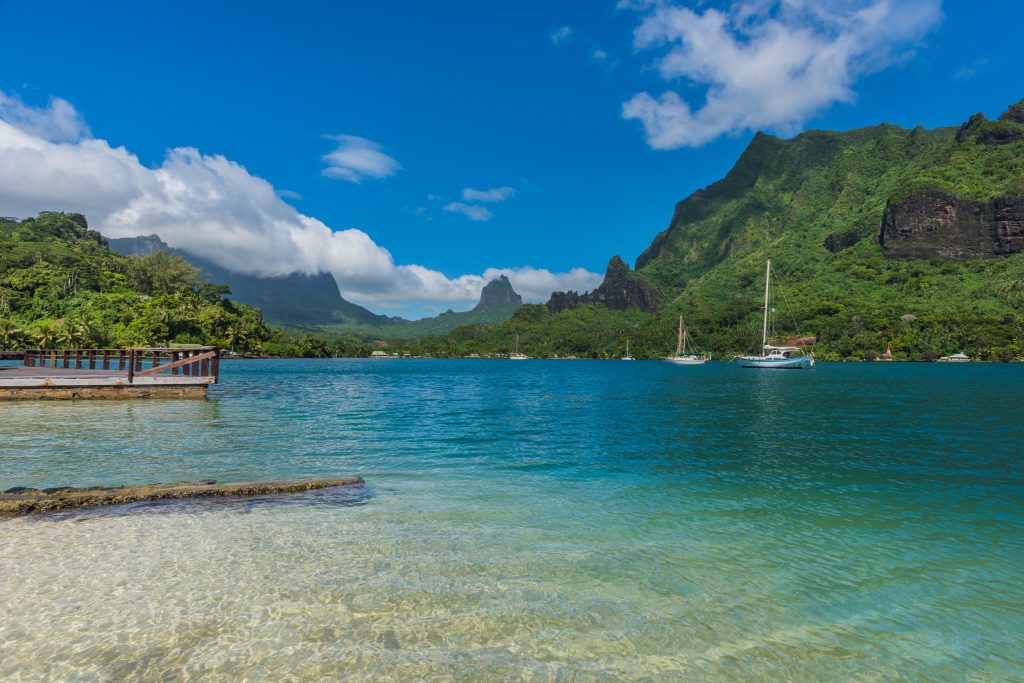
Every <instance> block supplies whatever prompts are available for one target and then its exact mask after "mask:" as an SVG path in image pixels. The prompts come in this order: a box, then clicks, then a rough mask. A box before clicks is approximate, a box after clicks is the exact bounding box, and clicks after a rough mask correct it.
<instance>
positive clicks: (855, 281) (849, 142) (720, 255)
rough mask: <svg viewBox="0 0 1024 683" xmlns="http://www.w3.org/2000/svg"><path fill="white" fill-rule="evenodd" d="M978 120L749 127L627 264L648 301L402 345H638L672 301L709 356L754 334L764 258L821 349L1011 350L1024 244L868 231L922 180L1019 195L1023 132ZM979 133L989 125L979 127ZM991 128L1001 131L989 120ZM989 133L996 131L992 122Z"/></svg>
mask: <svg viewBox="0 0 1024 683" xmlns="http://www.w3.org/2000/svg"><path fill="white" fill-rule="evenodd" d="M1007 127H1015V129H1016V130H1018V132H1021V133H1024V126H1021V125H1020V124H1017V123H1013V122H1011V121H990V122H983V123H981V124H980V125H979V126H977V127H975V128H972V129H971V130H969V131H967V134H965V135H963V136H961V137H962V139H961V141H957V140H956V139H955V134H956V129H954V128H946V129H939V130H933V131H926V130H924V129H922V128H916V129H914V130H905V129H902V128H898V127H895V126H890V125H882V126H875V127H872V128H864V129H860V130H854V131H849V132H844V133H838V132H828V131H809V132H807V133H804V134H802V135H800V136H797V137H796V138H794V139H793V140H780V139H778V138H774V137H771V136H768V135H763V134H758V135H757V136H755V138H754V140H753V141H752V142H751V144H750V146H749V147H748V148H747V150H746V151H745V152H744V154H743V155H742V156H741V158H740V159H739V160H738V161H737V163H736V166H735V167H734V168H733V169H732V171H730V173H729V174H728V175H727V176H726V178H724V179H723V180H721V181H719V182H717V183H715V184H713V185H711V186H710V187H708V188H705V189H703V190H700V191H698V192H695V193H694V194H693V195H691V196H690V197H688V198H687V199H685V200H684V201H682V202H680V204H679V205H678V206H677V208H676V212H675V215H674V216H673V219H672V222H671V224H670V226H669V228H668V229H667V230H665V231H664V232H662V233H661V234H659V235H658V236H657V237H656V238H655V240H654V242H653V244H652V247H651V248H650V249H649V250H648V251H647V252H646V253H645V254H644V255H643V256H641V258H640V260H639V265H640V268H639V270H638V271H637V272H638V275H639V277H642V278H643V279H644V280H645V281H646V282H647V283H648V284H649V285H651V286H652V287H653V288H655V289H656V291H657V292H658V293H659V295H660V297H659V298H660V299H661V300H662V301H664V302H667V303H666V304H665V305H664V306H663V308H662V309H661V310H660V311H659V312H657V313H655V314H643V313H640V312H638V311H611V310H608V309H606V308H604V307H602V306H599V305H591V306H584V307H581V308H579V309H575V310H572V311H566V312H563V313H561V314H558V315H552V314H550V313H548V311H547V309H546V308H544V307H540V306H528V307H524V308H523V309H522V310H520V311H519V312H518V313H517V314H516V316H514V317H513V318H512V319H511V320H509V321H508V322H506V323H503V324H501V325H498V326H495V327H489V328H488V327H469V328H463V329H459V330H456V331H455V332H453V333H452V334H450V335H447V336H444V337H439V338H433V339H425V340H421V341H418V342H414V343H409V344H406V345H404V346H400V349H401V350H403V351H408V352H411V353H431V354H435V355H437V354H442V355H446V354H450V355H466V354H470V353H479V354H482V355H483V354H488V353H502V352H508V350H509V348H510V346H511V344H512V343H513V339H514V336H515V334H516V332H518V333H519V335H520V344H521V346H522V348H523V350H524V352H525V353H527V354H530V355H533V356H542V357H543V356H550V355H560V356H564V355H569V354H571V355H576V356H579V357H617V356H621V355H622V352H623V350H624V346H625V341H626V339H629V340H630V350H631V351H632V353H633V355H635V356H637V357H648V358H654V357H659V356H663V355H666V354H667V353H669V352H671V351H672V349H673V348H674V345H675V336H676V324H677V316H678V315H683V316H684V317H685V318H686V319H687V321H688V324H689V325H690V327H691V329H692V330H693V331H694V333H695V334H696V336H697V341H698V343H700V344H701V346H702V347H703V348H704V349H706V350H710V351H712V352H713V353H714V354H715V355H716V356H718V357H730V356H732V355H734V354H738V353H749V352H752V351H754V350H755V349H756V348H757V347H758V345H759V344H760V338H761V329H760V326H761V297H762V296H763V287H764V265H765V261H766V259H768V258H771V259H772V261H773V270H774V272H775V276H774V277H775V278H776V280H777V281H778V283H779V285H780V286H779V288H777V290H776V293H777V297H776V299H775V301H774V303H773V305H774V306H775V308H776V309H777V311H778V315H777V316H776V323H775V338H776V339H785V338H787V337H796V336H816V337H817V338H818V343H817V346H816V352H817V355H818V357H819V358H830V359H841V358H860V357H865V356H866V357H872V356H873V355H874V354H877V353H879V352H881V351H883V350H884V349H885V347H886V344H889V343H891V344H892V349H893V352H894V354H895V355H896V357H897V358H907V359H926V358H934V357H936V356H938V355H944V354H948V353H953V352H957V351H964V352H965V353H968V354H969V355H972V356H975V357H980V358H986V359H992V360H1009V359H1014V358H1018V359H1020V358H1021V355H1022V349H1021V346H1022V345H1024V254H1017V255H1015V256H1012V257H1010V258H1005V259H1003V258H995V259H990V260H979V261H956V260H947V259H934V260H895V259H887V258H885V257H884V255H883V253H882V249H881V247H880V246H879V244H878V234H879V231H880V226H881V222H882V215H883V213H884V211H885V208H886V205H887V203H888V202H889V201H890V200H891V199H894V198H900V197H902V196H905V195H906V194H907V193H910V192H914V191H918V190H919V189H920V188H929V189H942V190H944V191H946V192H951V193H953V194H955V195H958V196H961V197H964V198H966V199H973V200H976V201H981V200H988V199H992V198H994V197H1000V196H1009V195H1020V194H1024V136H1022V137H1021V138H1017V139H1014V140H1011V141H1010V142H1008V143H1007V142H1002V143H1000V144H992V143H990V142H989V143H986V142H982V141H981V140H982V139H985V136H986V134H988V133H986V131H988V130H989V128H1000V130H1001V129H1002V128H1007ZM989 133H990V132H989ZM998 135H999V138H1000V140H1005V139H1006V138H1007V137H1008V136H1007V135H1006V134H1005V132H1000V133H999V134H998ZM987 139H991V135H990V134H989V137H988V138H987Z"/></svg>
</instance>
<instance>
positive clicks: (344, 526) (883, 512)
mask: <svg viewBox="0 0 1024 683" xmlns="http://www.w3.org/2000/svg"><path fill="white" fill-rule="evenodd" d="M222 368H223V374H222V384H221V385H219V386H217V387H214V388H213V389H212V390H211V392H210V400H207V401H130V402H102V401H79V402H71V403H65V402H52V403H49V402H14V403H6V404H0V487H2V488H6V487H8V486H15V485H20V486H40V487H42V486H59V485H79V486H80V485H118V484H132V483H145V482H156V481H176V480H189V479H192V480H195V479H207V478H212V479H217V480H219V481H238V480H249V479H270V478H291V477H303V476H317V475H351V474H354V475H359V476H362V477H364V478H365V479H366V485H365V487H363V488H362V489H360V490H357V491H326V492H314V493H310V494H308V495H305V494H304V495H301V496H296V497H287V498H274V497H270V498H262V499H255V500H245V501H229V502H225V501H214V502H189V503H169V504H156V505H153V504H149V505H137V506H133V507H131V508H127V509H126V508H117V509H113V508H112V509H107V510H100V511H86V512H76V513H66V514H58V515H48V516H44V517H36V518H20V519H9V520H4V521H0V604H3V605H5V609H4V610H3V612H2V613H0V642H2V644H3V648H2V649H3V652H4V656H3V657H2V658H0V679H3V680H41V679H44V680H68V679H73V680H111V679H117V680H127V679H147V680H148V679H154V678H169V679H171V680H175V679H180V678H198V679H209V680H238V679H239V678H246V679H248V680H288V679H294V680H306V679H316V678H346V677H347V678H353V679H367V678H369V679H373V680H407V679H418V678H429V677H436V678H438V679H441V680H447V679H454V680H495V679H508V678H512V679H525V680H623V679H627V680H680V679H683V680H701V679H703V680H765V679H767V680H807V681H820V680H920V679H935V680H963V679H965V678H966V679H977V680H1011V679H1020V678H1024V656H1022V655H1021V654H1020V653H1021V652H1024V610H1022V607H1021V605H1024V581H1022V579H1024V513H1022V510H1024V465H1022V456H1024V420H1022V419H1021V417H1022V415H1024V389H1022V386H1024V367H1022V366H1019V365H1010V366H1007V365H989V364H969V365H954V366H951V365H938V364H902V363H874V364H869V363H857V364H842V363H821V364H819V365H818V367H816V368H815V369H813V370H811V371H799V372H771V371H755V370H744V369H740V368H738V367H737V366H736V365H735V364H729V363H712V364H709V365H707V366H702V367H675V366H670V365H667V364H663V363H657V362H634V363H622V362H598V361H572V362H567V361H530V362H519V363H510V362H507V361H488V360H464V361H442V360H305V361H303V360H279V361H237V362H225V363H224V364H223V366H222Z"/></svg>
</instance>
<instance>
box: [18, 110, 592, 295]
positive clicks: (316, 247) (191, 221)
mask: <svg viewBox="0 0 1024 683" xmlns="http://www.w3.org/2000/svg"><path fill="white" fill-rule="evenodd" d="M0 96H2V98H3V99H2V100H0V102H2V104H0V215H7V216H29V215H34V214H35V213H38V212H39V211H43V210H57V211H76V212H80V213H83V214H85V215H86V216H87V217H88V219H89V222H90V226H91V227H93V228H95V229H98V230H99V231H100V232H102V233H103V234H105V235H108V236H110V237H131V236H135V235H145V234H151V233H156V234H158V235H160V236H161V237H162V238H163V239H164V241H165V242H167V243H168V244H170V245H171V246H172V247H177V248H180V249H182V250H184V251H186V252H188V253H190V254H194V255H196V256H201V257H203V258H206V259H209V260H210V261H213V262H214V263H217V264H218V265H220V266H223V267H225V268H228V269H229V270H233V271H236V272H240V273H249V274H257V275H285V274H288V273H292V272H302V273H318V272H329V273H332V274H333V275H334V277H335V279H336V280H337V281H338V283H339V288H340V290H341V294H342V296H344V297H345V298H347V299H351V300H354V301H358V302H360V303H365V304H370V305H375V306H377V307H385V308H387V307H392V308H396V307H397V308H401V307H402V306H405V305H407V304H408V303H409V302H472V301H475V300H476V299H477V298H478V297H479V295H480V290H481V288H482V287H483V286H484V285H485V284H486V283H487V282H488V281H489V280H490V275H489V274H490V273H492V272H494V273H499V272H505V273H508V274H509V277H510V279H512V280H513V282H514V283H516V284H517V285H518V283H519V281H522V283H523V284H522V286H523V288H524V289H523V291H522V292H521V293H522V294H523V295H524V297H526V298H527V299H528V300H534V301H535V300H541V299H545V298H546V297H547V296H548V295H549V294H550V292H551V291H552V290H554V289H565V288H579V287H581V286H583V285H581V284H579V283H580V282H586V281H587V280H588V279H591V280H592V279H593V278H598V280H599V279H600V278H599V276H597V275H596V274H593V273H588V272H587V271H585V270H582V269H574V270H572V271H569V272H567V273H550V272H548V271H546V270H538V269H533V268H519V269H516V268H513V269H507V270H501V271H498V270H493V271H491V270H489V271H486V272H485V273H484V274H482V275H476V274H470V275H462V276H460V277H456V278H448V277H446V276H445V275H444V274H443V273H440V272H438V271H435V270H431V269H429V268H425V267H423V266H420V265H414V264H410V265H401V264H396V263H395V262H394V259H393V258H392V256H391V254H390V253H389V252H388V250H387V249H385V248H384V247H382V246H380V245H378V244H377V243H375V242H374V241H373V239H371V238H370V236H369V235H367V234H366V233H365V232H363V231H362V230H358V229H355V228H350V229H347V230H338V231H334V230H332V229H331V228H329V227H328V226H327V225H325V224H324V223H322V222H321V221H319V220H317V219H316V218H313V217H311V216H307V215H305V214H302V213H300V212H299V211H297V210H296V209H295V208H294V207H292V206H291V205H289V204H288V203H287V202H285V201H284V200H282V199H281V197H280V196H279V191H278V190H276V189H275V188H274V187H273V186H272V185H271V184H270V183H269V182H267V181H266V180H264V179H262V178H259V177H256V176H254V175H252V174H250V173H249V172H248V171H247V170H246V169H245V168H244V167H243V166H241V165H240V164H238V163H236V162H234V161H231V160H229V159H227V158H225V157H223V156H220V155H206V154H202V153H201V152H199V151H198V150H196V149H194V148H191V147H179V148H176V149H172V150H169V151H168V152H167V155H166V157H165V158H164V160H163V162H162V163H161V164H160V165H159V166H157V167H155V168H148V167H146V166H143V165H142V164H141V163H139V160H138V158H137V157H136V156H135V155H134V154H132V153H131V152H129V151H128V150H127V149H125V148H124V147H114V146H112V145H110V143H108V142H107V141H106V140H101V139H96V138H92V137H89V135H88V129H87V128H86V127H85V125H84V123H83V122H82V119H81V116H79V115H78V113H77V112H76V111H75V110H74V108H73V107H71V105H70V104H67V103H66V102H64V101H63V100H56V99H54V100H52V101H51V103H50V104H49V105H48V107H46V108H42V109H34V108H32V107H29V106H27V105H25V104H23V103H22V102H21V101H20V100H17V99H16V98H12V97H9V96H7V95H3V93H0ZM58 102H63V104H56V103H58ZM513 275H514V276H515V277H513ZM548 287H550V288H548ZM545 288H547V291H544V290H545Z"/></svg>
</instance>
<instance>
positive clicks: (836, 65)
mask: <svg viewBox="0 0 1024 683" xmlns="http://www.w3.org/2000/svg"><path fill="white" fill-rule="evenodd" d="M619 7H620V8H627V9H634V10H638V11H640V12H642V13H643V15H644V16H643V19H642V20H641V22H640V25H639V26H638V27H637V28H636V31H635V32H634V47H635V48H636V49H637V50H638V51H644V50H652V51H660V56H659V57H658V58H657V60H656V62H655V65H656V67H657V70H658V73H659V74H660V75H661V77H662V78H663V79H664V80H665V81H666V82H668V83H676V82H679V81H682V82H683V83H685V84H687V85H688V86H696V87H697V89H698V90H701V89H702V90H703V93H704V94H703V98H704V99H703V103H701V104H699V105H696V106H695V105H694V104H693V102H694V100H695V98H694V97H692V96H689V95H688V96H686V97H684V96H683V95H680V94H679V93H678V92H676V91H674V90H668V91H666V92H664V93H662V94H660V95H657V96H655V95H652V94H650V93H648V92H641V93H637V94H636V95H634V96H633V97H632V98H630V99H629V100H628V101H627V102H626V103H625V104H624V105H623V107H622V116H623V118H626V119H631V120H637V121H639V122H640V123H641V124H642V125H643V128H644V133H645V135H646V138H647V142H648V144H649V145H650V146H651V147H653V148H655V149H674V148H678V147H694V146H699V145H702V144H704V143H706V142H709V141H710V140H713V139H715V138H717V137H719V136H721V135H725V134H729V133H738V132H741V131H744V130H758V129H766V130H771V131H775V132H779V133H782V134H790V133H794V132H796V131H797V130H799V128H800V127H801V126H802V125H803V124H805V123H806V122H807V121H808V120H810V119H811V117H813V116H814V115H816V114H818V113H820V112H821V111H823V110H824V109H826V108H827V107H829V106H831V105H833V104H835V103H837V102H850V101H852V100H853V99H854V97H855V93H854V90H853V86H854V84H855V83H856V81H857V80H858V79H859V78H861V77H863V76H866V75H868V74H871V73H874V72H877V71H880V70H882V69H884V68H886V67H888V66H890V65H892V64H894V63H896V62H898V61H900V60H901V59H903V58H905V57H906V56H907V55H908V53H909V52H910V51H911V50H912V48H913V46H914V45H915V43H916V42H917V41H919V40H920V39H921V38H922V37H923V36H924V35H925V34H926V33H927V32H928V31H930V30H931V29H932V28H934V27H935V26H936V25H937V24H938V23H939V21H940V20H941V18H942V12H941V0H900V1H899V2H896V1H895V0H818V1H813V0H744V1H739V2H735V3H732V4H731V5H730V6H729V7H728V8H727V9H717V8H715V7H707V8H706V9H704V10H703V11H701V10H699V9H698V10H694V9H690V8H689V7H683V6H680V5H678V4H676V3H673V2H664V1H654V0H648V1H643V0H641V1H639V2H637V1H626V0H623V1H622V2H620V3H619ZM687 92H692V90H687Z"/></svg>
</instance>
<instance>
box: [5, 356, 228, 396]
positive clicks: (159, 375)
mask: <svg viewBox="0 0 1024 683" xmlns="http://www.w3.org/2000/svg"><path fill="white" fill-rule="evenodd" d="M22 356H23V358H24V361H23V364H22V365H21V366H10V367H0V400H3V399H78V398H106V399H119V398H205V397H206V389H207V387H209V386H210V385H211V384H216V383H217V382H218V381H219V377H220V352H219V350H218V349H217V348H215V347H212V346H195V347H187V348H130V349H77V350H74V351H70V350H57V349H29V350H27V351H25V352H24V353H23V354H22Z"/></svg>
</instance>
